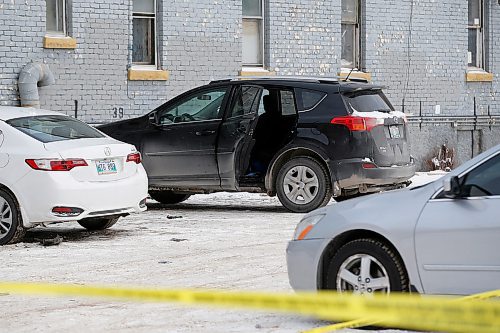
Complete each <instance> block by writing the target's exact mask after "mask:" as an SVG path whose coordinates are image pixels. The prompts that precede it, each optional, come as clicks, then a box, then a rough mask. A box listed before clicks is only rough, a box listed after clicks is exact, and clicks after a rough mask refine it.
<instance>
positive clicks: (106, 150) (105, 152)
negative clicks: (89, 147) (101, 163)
mask: <svg viewBox="0 0 500 333" xmlns="http://www.w3.org/2000/svg"><path fill="white" fill-rule="evenodd" d="M104 154H106V156H110V155H111V148H109V147H106V148H104Z"/></svg>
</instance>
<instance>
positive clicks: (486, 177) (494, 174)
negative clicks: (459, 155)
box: [462, 155, 500, 197]
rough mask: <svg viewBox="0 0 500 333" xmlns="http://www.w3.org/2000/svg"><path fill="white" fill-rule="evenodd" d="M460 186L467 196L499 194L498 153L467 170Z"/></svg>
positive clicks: (499, 158) (499, 162)
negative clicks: (469, 170)
mask: <svg viewBox="0 0 500 333" xmlns="http://www.w3.org/2000/svg"><path fill="white" fill-rule="evenodd" d="M462 187H463V190H464V192H465V193H464V194H465V195H466V196H468V197H482V196H490V195H500V155H496V156H495V157H493V158H491V159H489V160H488V161H486V162H484V163H483V164H481V165H480V166H478V167H477V168H475V169H474V170H472V171H471V172H469V173H468V174H467V175H466V176H465V177H464V180H463V185H462Z"/></svg>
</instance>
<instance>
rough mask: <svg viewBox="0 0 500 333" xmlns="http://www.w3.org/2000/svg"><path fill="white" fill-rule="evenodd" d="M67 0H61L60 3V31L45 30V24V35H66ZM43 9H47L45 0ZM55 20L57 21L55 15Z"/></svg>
mask: <svg viewBox="0 0 500 333" xmlns="http://www.w3.org/2000/svg"><path fill="white" fill-rule="evenodd" d="M66 2H67V0H63V1H62V5H63V8H62V31H51V30H47V26H45V30H46V31H45V36H48V37H65V36H68V28H67V17H66V16H67V15H68V12H67V7H68V6H67V3H66ZM56 7H57V1H56ZM45 10H47V2H45ZM56 15H57V13H56ZM56 21H57V17H56Z"/></svg>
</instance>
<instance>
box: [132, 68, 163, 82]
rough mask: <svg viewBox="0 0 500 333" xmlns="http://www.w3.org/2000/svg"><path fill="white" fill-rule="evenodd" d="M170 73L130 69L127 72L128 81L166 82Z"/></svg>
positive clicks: (158, 70) (156, 70)
mask: <svg viewBox="0 0 500 333" xmlns="http://www.w3.org/2000/svg"><path fill="white" fill-rule="evenodd" d="M169 77H170V73H169V72H168V71H165V70H161V69H140V68H130V69H129V70H128V80H129V81H167V80H168V79H169Z"/></svg>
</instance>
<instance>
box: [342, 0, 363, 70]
mask: <svg viewBox="0 0 500 333" xmlns="http://www.w3.org/2000/svg"><path fill="white" fill-rule="evenodd" d="M360 17H361V15H360V0H342V19H341V20H342V26H341V29H342V41H341V43H342V60H341V62H342V68H359V67H360V48H361V40H360V24H359V21H360Z"/></svg>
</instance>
